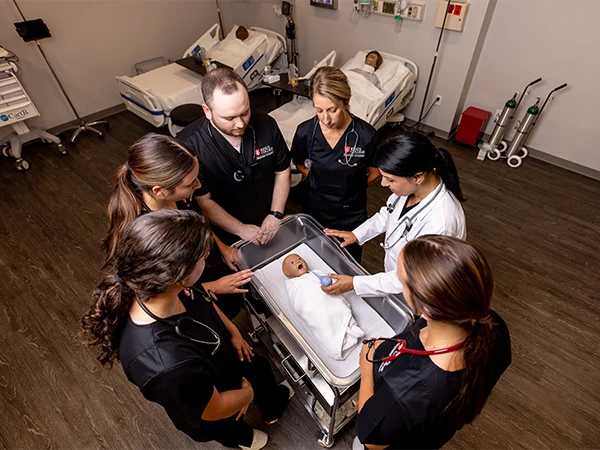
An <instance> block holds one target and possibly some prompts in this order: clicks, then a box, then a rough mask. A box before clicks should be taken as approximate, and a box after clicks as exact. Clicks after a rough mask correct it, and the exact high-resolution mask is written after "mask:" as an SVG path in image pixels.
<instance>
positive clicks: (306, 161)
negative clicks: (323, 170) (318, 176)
mask: <svg viewBox="0 0 600 450" xmlns="http://www.w3.org/2000/svg"><path fill="white" fill-rule="evenodd" d="M304 167H306V168H307V169H310V168H311V167H312V160H310V159H309V158H306V159H305V160H304Z"/></svg>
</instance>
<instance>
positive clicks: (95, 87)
mask: <svg viewBox="0 0 600 450" xmlns="http://www.w3.org/2000/svg"><path fill="white" fill-rule="evenodd" d="M18 3H19V6H20V7H21V10H22V11H23V14H24V15H25V17H26V18H28V19H35V18H42V19H44V21H45V22H46V24H47V25H48V27H49V28H50V32H51V33H52V38H50V39H45V40H43V41H40V42H41V44H42V47H43V48H44V50H45V52H46V54H47V56H48V59H49V60H50V62H51V64H52V65H53V67H54V69H55V70H56V72H57V73H58V75H59V78H60V79H61V81H62V83H63V85H64V86H65V88H66V90H67V91H68V93H69V96H70V97H71V99H72V100H73V103H74V104H75V106H76V108H77V109H78V111H79V113H80V115H82V116H85V115H88V114H91V113H94V112H97V111H101V110H103V109H106V108H109V107H112V106H115V105H118V104H119V103H120V102H121V100H120V97H119V94H118V89H117V83H116V81H115V79H114V77H115V75H133V67H132V66H133V64H134V63H135V62H139V61H143V60H145V59H149V58H154V57H156V56H166V57H167V58H170V59H177V58H179V57H181V55H182V54H183V52H184V51H185V50H186V49H187V48H188V46H189V45H191V44H192V43H193V42H194V41H195V40H196V39H197V38H198V37H200V35H201V34H202V33H204V32H205V31H206V30H207V29H208V27H209V26H210V25H212V24H213V23H215V22H216V21H217V13H216V7H215V2H214V1H208V0H200V1H124V0H122V1H91V0H78V1H54V0H46V1H33V0H27V1H23V0H21V1H19V2H18ZM20 21H21V18H20V16H19V15H18V12H17V10H16V9H15V7H14V4H13V3H12V1H2V2H0V45H2V46H5V47H6V48H8V49H10V50H12V51H13V52H15V53H16V54H17V55H18V56H19V58H20V59H21V65H22V66H23V69H24V70H23V72H22V75H20V77H19V78H20V80H21V82H22V83H23V85H24V86H25V89H26V90H27V93H28V94H29V95H30V96H31V98H32V100H33V102H34V104H35V105H36V107H37V108H38V110H39V111H40V113H41V117H40V118H37V119H33V120H31V121H29V122H28V123H31V124H33V125H38V126H42V127H46V128H49V127H53V126H56V125H59V124H63V123H66V122H69V121H71V120H73V119H74V116H73V115H72V113H71V111H70V109H69V107H68V104H67V102H66V100H65V99H64V98H63V97H62V95H61V93H60V90H59V88H58V86H57V85H56V83H55V82H54V79H53V78H52V75H51V74H50V72H49V70H48V68H47V66H46V65H45V63H44V61H43V59H42V57H41V55H40V53H39V52H38V50H37V48H36V45H35V43H34V42H29V43H25V42H23V41H22V40H21V39H20V38H19V36H18V35H17V33H16V31H15V29H14V26H13V23H14V22H20ZM3 131H4V130H3V129H0V133H2V132H3Z"/></svg>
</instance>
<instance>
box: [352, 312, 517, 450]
mask: <svg viewBox="0 0 600 450" xmlns="http://www.w3.org/2000/svg"><path fill="white" fill-rule="evenodd" d="M492 317H493V321H494V323H495V324H496V325H497V330H498V334H497V335H496V341H495V343H494V346H493V349H492V355H494V356H493V357H492V363H491V366H490V367H489V368H488V371H487V374H486V376H487V380H488V383H487V384H488V385H487V386H486V388H487V389H489V390H491V389H492V387H493V386H494V385H495V384H496V382H497V381H498V379H499V378H500V375H502V373H504V371H505V370H506V368H507V367H508V366H509V365H510V362H511V350H510V335H509V332H508V328H507V326H506V324H505V323H504V321H503V320H502V318H501V317H500V316H499V315H498V314H496V313H495V312H492ZM425 326H427V322H426V321H425V320H424V319H419V320H417V321H416V322H415V323H414V324H413V327H412V328H411V329H410V330H408V331H405V332H403V333H401V334H399V335H398V336H396V338H397V339H404V340H406V342H407V348H411V349H415V350H425V349H424V348H423V345H422V344H421V341H420V339H419V330H420V329H421V328H424V327H425ZM393 347H394V343H392V342H384V343H382V344H381V345H380V346H379V347H378V348H377V350H376V351H375V358H376V359H381V358H382V357H385V356H388V355H389V354H391V353H392V350H393ZM373 366H374V367H373V371H374V380H375V386H374V394H373V396H372V397H371V398H370V399H369V400H367V402H366V403H365V405H364V407H363V408H362V410H361V412H360V413H359V414H358V416H357V419H356V434H357V436H358V438H359V439H360V441H361V442H363V443H366V444H376V445H389V447H388V448H390V449H439V448H441V447H442V446H443V445H444V444H445V443H446V442H448V441H449V440H450V439H451V438H452V436H454V433H456V430H459V429H460V428H462V424H459V423H457V421H456V420H455V419H454V417H455V416H454V415H453V414H452V411H448V412H446V414H443V412H444V410H445V408H446V406H447V405H448V404H449V403H450V402H451V401H452V399H453V398H454V397H455V396H456V394H457V393H458V391H459V390H460V386H461V382H462V378H463V374H464V370H458V371H455V372H446V371H445V370H443V369H441V368H439V367H438V366H436V365H435V364H434V363H433V362H432V361H431V359H430V358H429V357H428V356H420V355H410V354H403V355H401V356H400V357H399V358H398V359H396V360H394V361H392V362H389V363H376V364H374V365H373Z"/></svg>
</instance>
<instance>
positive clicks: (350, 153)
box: [304, 115, 359, 169]
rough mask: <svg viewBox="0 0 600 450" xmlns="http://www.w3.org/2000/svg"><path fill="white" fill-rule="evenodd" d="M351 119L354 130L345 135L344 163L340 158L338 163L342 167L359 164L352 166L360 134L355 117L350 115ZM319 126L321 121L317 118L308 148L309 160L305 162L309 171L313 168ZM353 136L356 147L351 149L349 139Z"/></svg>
mask: <svg viewBox="0 0 600 450" xmlns="http://www.w3.org/2000/svg"><path fill="white" fill-rule="evenodd" d="M350 117H351V118H352V129H351V130H350V131H349V132H348V133H345V136H344V161H343V162H342V159H341V158H339V159H338V163H340V164H341V165H342V166H348V167H356V166H357V165H358V164H357V163H354V164H351V161H352V157H354V153H355V151H356V147H357V146H358V141H359V136H358V132H357V131H356V129H355V123H354V116H353V115H350ZM318 125H319V119H318V118H317V117H315V119H314V126H313V132H312V137H311V139H310V144H309V146H308V158H306V160H305V161H304V165H305V167H306V168H307V169H310V168H311V166H312V154H313V149H314V146H315V137H316V134H317V126H318ZM351 134H354V145H353V146H352V147H349V146H348V137H349V136H350V135H351Z"/></svg>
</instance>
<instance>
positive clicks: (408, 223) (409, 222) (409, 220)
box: [379, 181, 443, 252]
mask: <svg viewBox="0 0 600 450" xmlns="http://www.w3.org/2000/svg"><path fill="white" fill-rule="evenodd" d="M442 187H443V183H442V181H440V184H438V185H437V187H436V188H435V191H433V196H432V197H431V198H430V199H429V200H427V201H426V202H425V203H424V204H423V205H419V207H418V209H417V210H416V211H415V212H414V213H413V214H412V215H410V216H409V215H408V214H407V215H405V216H404V217H402V219H400V221H399V222H398V225H396V227H395V228H394V229H393V230H392V232H391V233H389V234H388V235H387V236H386V238H385V240H384V241H383V242H382V243H381V244H379V245H381V246H382V247H383V249H384V250H385V251H386V252H387V251H388V250H390V249H391V248H392V247H393V246H394V245H396V244H397V243H398V242H400V241H401V240H402V239H403V238H404V237H405V236H406V235H407V234H408V233H410V230H412V227H413V225H414V224H415V222H416V218H417V215H418V214H419V213H420V212H421V211H423V210H424V209H425V208H427V207H428V206H429V205H430V204H431V202H433V201H434V200H435V199H436V197H437V196H438V195H439V194H440V192H441V191H442ZM430 195H431V194H430ZM399 200H400V197H397V198H396V200H394V203H391V204H390V203H388V204H387V211H388V213H390V214H391V213H393V212H394V210H395V209H396V205H397V204H398V201H399ZM407 201H408V200H407ZM403 224H405V227H404V231H403V232H402V234H401V235H400V237H399V238H398V239H396V240H395V241H394V242H393V243H392V244H391V245H390V244H389V238H390V237H391V236H392V235H393V234H394V233H395V232H396V231H398V228H400V227H401V226H402V225H403Z"/></svg>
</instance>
